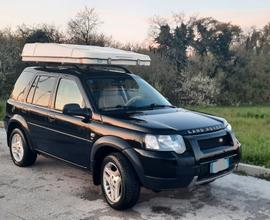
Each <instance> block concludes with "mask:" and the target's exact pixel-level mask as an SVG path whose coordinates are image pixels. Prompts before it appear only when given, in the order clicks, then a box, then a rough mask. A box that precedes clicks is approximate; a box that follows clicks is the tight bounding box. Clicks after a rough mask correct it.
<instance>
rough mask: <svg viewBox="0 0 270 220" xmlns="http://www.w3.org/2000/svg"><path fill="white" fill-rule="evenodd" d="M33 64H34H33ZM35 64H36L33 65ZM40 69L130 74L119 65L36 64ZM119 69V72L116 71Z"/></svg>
mask: <svg viewBox="0 0 270 220" xmlns="http://www.w3.org/2000/svg"><path fill="white" fill-rule="evenodd" d="M33 64H34V63H33ZM35 64H36V63H35ZM38 64H39V66H40V67H43V68H46V69H49V68H57V69H65V68H76V69H77V70H80V71H81V70H90V69H95V70H107V71H114V72H124V73H132V72H131V71H130V70H129V69H127V68H126V67H123V66H119V65H95V64H91V65H83V64H82V65H80V64H79V65H77V64H61V63H38ZM117 69H119V70H117Z"/></svg>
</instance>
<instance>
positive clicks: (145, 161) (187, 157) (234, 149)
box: [125, 132, 241, 190]
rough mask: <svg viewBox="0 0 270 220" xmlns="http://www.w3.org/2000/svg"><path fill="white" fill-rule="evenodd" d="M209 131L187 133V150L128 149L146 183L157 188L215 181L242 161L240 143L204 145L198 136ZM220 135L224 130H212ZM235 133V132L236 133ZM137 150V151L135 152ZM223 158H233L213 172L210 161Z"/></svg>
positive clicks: (135, 166) (203, 136)
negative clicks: (183, 151)
mask: <svg viewBox="0 0 270 220" xmlns="http://www.w3.org/2000/svg"><path fill="white" fill-rule="evenodd" d="M207 135H209V134H206V135H205V134H204V135H198V136H190V137H185V140H186V141H187V143H190V145H189V146H188V150H187V152H185V153H184V154H181V155H180V154H177V153H175V152H157V151H149V150H143V149H127V150H125V151H126V153H127V154H129V155H131V154H132V155H133V156H132V158H129V159H131V161H134V160H132V159H134V158H136V160H135V163H133V162H132V163H133V166H134V168H135V170H136V171H137V175H138V177H139V179H140V181H141V183H142V185H143V186H145V187H147V188H150V189H153V190H166V189H173V188H183V187H189V186H191V185H197V184H203V183H207V182H211V181H213V180H215V179H217V178H220V177H222V176H225V175H227V174H230V173H231V172H232V171H233V170H234V168H235V167H236V166H237V165H238V163H239V162H240V157H241V148H240V144H238V143H239V142H238V143H235V144H234V145H233V146H220V147H218V148H213V149H211V150H207V151H203V150H201V149H200V147H199V145H198V142H197V141H196V139H201V138H207ZM210 135H211V137H212V136H218V135H220V132H215V133H211V134H210ZM232 135H233V134H232ZM134 154H135V155H134ZM221 158H228V159H229V167H228V169H226V170H223V171H220V172H218V173H216V174H212V173H210V164H211V163H213V162H215V161H217V160H218V159H221Z"/></svg>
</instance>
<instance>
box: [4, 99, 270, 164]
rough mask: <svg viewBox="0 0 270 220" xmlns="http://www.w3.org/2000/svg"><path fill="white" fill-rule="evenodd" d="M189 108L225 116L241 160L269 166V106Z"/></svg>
mask: <svg viewBox="0 0 270 220" xmlns="http://www.w3.org/2000/svg"><path fill="white" fill-rule="evenodd" d="M4 105H5V104H4V101H0V121H1V120H3V117H4V109H5V107H4ZM191 109H194V110H197V111H202V112H206V113H210V114H213V115H217V116H221V117H224V118H226V119H227V121H228V122H230V123H231V125H232V127H233V130H234V131H235V133H236V136H237V137H238V139H239V140H240V142H241V143H242V152H243V157H242V162H245V163H249V164H254V165H260V166H265V167H268V168H270V106H257V107H256V106H254V107H195V108H194V107H191Z"/></svg>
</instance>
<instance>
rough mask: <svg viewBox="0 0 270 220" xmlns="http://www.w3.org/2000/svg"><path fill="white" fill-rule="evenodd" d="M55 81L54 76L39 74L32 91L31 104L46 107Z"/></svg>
mask: <svg viewBox="0 0 270 220" xmlns="http://www.w3.org/2000/svg"><path fill="white" fill-rule="evenodd" d="M55 83H56V78H55V77H51V76H40V77H39V80H38V83H37V86H36V90H35V92H34V97H33V104H35V105H40V106H44V107H48V106H49V103H50V98H51V95H52V92H53V89H54V86H55ZM30 92H31V91H30Z"/></svg>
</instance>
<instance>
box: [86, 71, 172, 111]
mask: <svg viewBox="0 0 270 220" xmlns="http://www.w3.org/2000/svg"><path fill="white" fill-rule="evenodd" d="M86 84H87V86H88V88H89V90H90V92H91V95H92V97H93V99H94V102H95V105H96V107H97V108H98V109H99V110H101V111H117V110H124V111H128V110H138V109H150V108H151V109H153V108H170V107H173V106H171V104H170V103H169V102H168V101H167V100H166V99H165V98H164V97H163V96H162V95H161V94H160V93H159V92H158V91H157V90H155V89H154V88H153V87H152V86H150V85H149V84H148V83H147V82H146V81H144V80H143V79H141V78H140V77H138V76H131V75H124V76H123V75H121V76H117V75H113V76H102V77H96V78H91V79H87V81H86Z"/></svg>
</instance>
